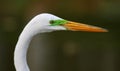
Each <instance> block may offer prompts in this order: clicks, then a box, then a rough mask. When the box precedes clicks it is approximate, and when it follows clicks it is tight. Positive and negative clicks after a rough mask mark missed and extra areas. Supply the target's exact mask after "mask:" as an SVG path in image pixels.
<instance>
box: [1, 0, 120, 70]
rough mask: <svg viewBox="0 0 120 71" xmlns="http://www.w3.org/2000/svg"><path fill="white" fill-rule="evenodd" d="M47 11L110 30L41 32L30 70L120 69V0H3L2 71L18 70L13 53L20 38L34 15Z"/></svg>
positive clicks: (29, 59) (31, 48)
mask: <svg viewBox="0 0 120 71" xmlns="http://www.w3.org/2000/svg"><path fill="white" fill-rule="evenodd" d="M44 12H45V13H46V12H47V13H52V14H55V15H57V16H59V17H62V18H64V19H67V20H71V21H77V22H82V23H86V24H91V25H96V26H100V27H104V28H106V29H108V30H109V32H108V33H87V32H70V31H58V32H52V33H46V34H39V35H37V36H35V37H34V40H33V41H32V42H31V46H30V49H29V53H28V63H29V65H30V68H31V71H120V38H119V37H120V32H119V30H120V0H1V1H0V71H15V68H14V65H13V64H14V63H13V53H14V48H15V44H16V42H17V38H18V36H19V34H20V32H21V31H22V29H23V28H24V26H25V25H26V24H27V22H28V21H29V20H31V18H32V17H34V16H35V15H37V14H40V13H44ZM41 38H42V39H41ZM41 40H42V42H43V43H41V42H39V41H41ZM40 43H41V44H43V45H44V49H45V50H46V51H45V52H43V53H45V54H46V57H44V56H42V57H43V59H44V58H48V59H46V60H43V65H42V63H41V61H40V60H39V59H41V56H40V55H39V54H40V50H41V49H39V47H40V46H37V45H39V44H40ZM36 44H37V45H36ZM32 54H33V55H32ZM43 55H44V54H43ZM40 64H41V65H40ZM41 66H42V67H41Z"/></svg>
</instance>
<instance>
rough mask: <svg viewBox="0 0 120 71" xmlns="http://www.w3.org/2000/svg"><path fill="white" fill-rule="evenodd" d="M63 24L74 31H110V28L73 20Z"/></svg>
mask: <svg viewBox="0 0 120 71" xmlns="http://www.w3.org/2000/svg"><path fill="white" fill-rule="evenodd" d="M63 26H64V27H65V28H67V29H68V30H72V31H86V32H108V30H106V29H103V28H100V27H96V26H91V25H87V24H82V23H77V22H71V21H68V22H67V23H66V24H64V25H63Z"/></svg>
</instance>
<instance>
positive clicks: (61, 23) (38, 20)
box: [14, 13, 107, 71]
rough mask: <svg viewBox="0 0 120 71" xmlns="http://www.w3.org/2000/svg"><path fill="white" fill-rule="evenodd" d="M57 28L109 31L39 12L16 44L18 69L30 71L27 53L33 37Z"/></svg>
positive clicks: (15, 53) (15, 58)
mask: <svg viewBox="0 0 120 71" xmlns="http://www.w3.org/2000/svg"><path fill="white" fill-rule="evenodd" d="M56 30H71V31H87V32H107V30H105V29H103V28H99V27H95V26H90V25H85V24H82V23H77V22H72V21H68V20H64V19H62V18H59V17H57V16H54V15H52V14H48V13H43V14H39V15H37V16H36V17H34V18H33V19H32V20H31V21H30V22H29V23H28V24H27V25H26V27H25V28H24V29H23V31H22V33H21V35H20V37H19V40H18V42H17V44H16V48H15V52H14V64H15V68H16V71H30V69H29V67H28V65H27V61H26V54H27V49H28V47H29V43H30V41H31V39H32V37H33V36H34V35H36V34H38V33H46V32H52V31H56Z"/></svg>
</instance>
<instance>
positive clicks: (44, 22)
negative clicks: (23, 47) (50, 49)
mask: <svg viewBox="0 0 120 71" xmlns="http://www.w3.org/2000/svg"><path fill="white" fill-rule="evenodd" d="M33 20H35V21H31V22H32V23H36V24H37V25H36V26H35V27H36V28H40V30H41V31H42V30H43V32H50V31H56V30H71V31H86V32H107V30H106V29H103V28H100V27H96V26H91V25H87V24H82V23H77V22H72V21H68V20H65V19H62V18H60V17H57V16H54V15H52V14H47V13H43V14H40V15H38V16H36V17H35V18H33Z"/></svg>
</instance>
